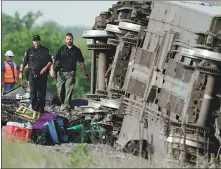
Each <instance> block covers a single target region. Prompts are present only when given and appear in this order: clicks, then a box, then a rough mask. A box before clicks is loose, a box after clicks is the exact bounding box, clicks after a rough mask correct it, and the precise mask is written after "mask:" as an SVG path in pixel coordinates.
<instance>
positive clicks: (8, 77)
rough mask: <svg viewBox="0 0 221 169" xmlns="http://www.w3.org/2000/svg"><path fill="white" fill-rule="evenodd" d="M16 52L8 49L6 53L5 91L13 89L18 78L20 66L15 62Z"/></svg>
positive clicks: (3, 81) (3, 84)
mask: <svg viewBox="0 0 221 169" xmlns="http://www.w3.org/2000/svg"><path fill="white" fill-rule="evenodd" d="M13 56H14V53H13V52H12V51H11V50H8V51H7V52H6V53H5V57H6V59H5V61H4V63H3V64H2V87H4V92H6V91H8V90H10V89H12V88H13V87H14V86H15V85H16V83H17V78H18V71H17V70H18V69H19V66H18V65H17V64H16V63H15V62H13Z"/></svg>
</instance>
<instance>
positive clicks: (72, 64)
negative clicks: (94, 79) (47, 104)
mask: <svg viewBox="0 0 221 169" xmlns="http://www.w3.org/2000/svg"><path fill="white" fill-rule="evenodd" d="M65 41H66V45H62V46H61V47H60V48H59V49H58V50H57V53H56V55H55V57H54V70H53V69H52V72H51V73H50V74H51V75H52V74H54V75H55V76H56V80H57V92H58V96H59V98H60V100H61V103H62V105H61V111H65V112H69V111H70V110H71V106H70V104H71V98H72V94H73V87H74V84H75V75H76V66H77V65H76V63H77V62H78V63H80V65H81V69H82V71H83V72H84V79H85V80H88V73H87V70H86V67H85V64H84V57H83V55H82V53H81V50H80V49H79V48H77V47H76V46H75V45H73V35H72V34H71V33H67V34H66V36H65Z"/></svg>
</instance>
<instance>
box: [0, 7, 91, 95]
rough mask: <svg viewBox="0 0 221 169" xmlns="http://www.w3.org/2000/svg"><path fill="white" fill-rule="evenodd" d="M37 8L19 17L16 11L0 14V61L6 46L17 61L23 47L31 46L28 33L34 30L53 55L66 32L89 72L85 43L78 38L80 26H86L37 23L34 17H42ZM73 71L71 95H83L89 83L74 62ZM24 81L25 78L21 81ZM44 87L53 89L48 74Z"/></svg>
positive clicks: (53, 84)
mask: <svg viewBox="0 0 221 169" xmlns="http://www.w3.org/2000/svg"><path fill="white" fill-rule="evenodd" d="M42 16H43V14H42V13H41V12H40V11H37V12H36V13H35V12H31V11H30V12H28V13H27V14H26V15H24V16H23V17H21V16H20V14H19V13H18V12H15V14H14V15H8V14H6V13H3V14H2V63H3V60H4V59H5V57H4V54H5V52H6V51H7V50H12V51H13V52H14V55H15V57H14V61H15V62H16V63H17V64H20V63H21V61H22V58H23V55H24V53H25V51H26V50H27V49H28V48H29V47H31V46H32V37H33V35H35V34H38V35H40V36H41V39H42V40H41V41H42V44H43V45H44V46H46V47H48V48H49V50H50V53H51V54H52V55H53V56H54V55H55V54H56V51H57V49H58V48H59V47H60V46H61V45H62V44H64V43H65V41H64V37H65V34H66V33H67V32H71V33H72V34H73V36H74V44H75V45H76V46H77V47H79V48H80V49H81V51H82V54H83V56H84V58H85V63H86V66H87V70H88V73H89V74H90V66H91V65H90V57H89V52H88V50H87V47H86V41H85V40H84V39H82V38H81V36H82V33H83V30H86V29H89V28H87V27H63V26H61V25H59V24H58V23H56V22H54V21H47V22H44V23H42V24H41V25H36V20H37V19H38V18H40V17H42ZM77 70H78V71H77V74H76V84H75V88H74V94H73V96H74V97H75V98H79V97H84V96H85V94H86V93H87V92H89V89H90V83H89V82H86V81H85V80H84V79H83V73H82V72H81V70H80V67H79V65H78V68H77ZM21 84H23V85H25V84H26V82H25V81H21ZM48 91H49V92H56V81H55V79H53V78H51V77H49V79H48Z"/></svg>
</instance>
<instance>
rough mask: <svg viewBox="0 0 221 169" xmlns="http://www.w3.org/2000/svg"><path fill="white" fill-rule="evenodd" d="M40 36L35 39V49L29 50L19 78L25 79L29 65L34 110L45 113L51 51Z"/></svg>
mask: <svg viewBox="0 0 221 169" xmlns="http://www.w3.org/2000/svg"><path fill="white" fill-rule="evenodd" d="M40 41H41V38H40V36H39V35H35V36H34V37H33V47H31V48H29V49H28V50H27V52H26V54H25V56H24V59H23V63H22V64H21V67H20V73H19V78H20V79H22V78H23V70H24V67H25V66H26V65H27V64H28V70H29V85H30V90H31V105H32V109H33V110H35V111H37V112H40V113H43V112H44V107H45V97H46V90H47V78H48V77H47V76H48V71H49V68H50V66H51V65H52V59H51V55H50V54H49V49H48V48H46V47H45V46H42V45H41V43H40Z"/></svg>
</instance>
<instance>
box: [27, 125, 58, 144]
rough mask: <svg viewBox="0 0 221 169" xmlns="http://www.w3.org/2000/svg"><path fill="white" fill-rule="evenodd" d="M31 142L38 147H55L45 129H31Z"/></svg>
mask: <svg viewBox="0 0 221 169" xmlns="http://www.w3.org/2000/svg"><path fill="white" fill-rule="evenodd" d="M31 140H32V142H33V143H35V144H40V145H45V146H53V145H55V144H54V142H53V139H52V137H51V135H50V133H49V132H48V129H47V128H46V127H45V128H42V129H33V131H32V135H31Z"/></svg>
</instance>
